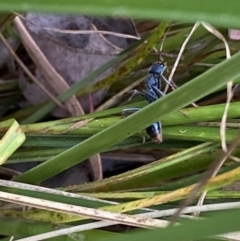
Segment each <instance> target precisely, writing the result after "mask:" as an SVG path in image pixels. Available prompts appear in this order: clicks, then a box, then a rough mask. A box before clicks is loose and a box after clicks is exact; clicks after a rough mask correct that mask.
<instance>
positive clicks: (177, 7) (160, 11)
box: [1, 0, 240, 27]
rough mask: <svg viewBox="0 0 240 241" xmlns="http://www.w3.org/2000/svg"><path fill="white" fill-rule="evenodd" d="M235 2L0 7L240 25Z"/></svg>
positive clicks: (71, 1)
mask: <svg viewBox="0 0 240 241" xmlns="http://www.w3.org/2000/svg"><path fill="white" fill-rule="evenodd" d="M238 4H239V2H238V1H235V0H229V1H228V3H227V4H226V2H225V1H223V0H221V1H219V0H202V1H201V2H197V1H191V2H189V1H188V0H179V1H164V0H149V1H141V2H139V1H136V0H135V1H128V0H122V1H116V0H115V1H110V2H109V1H97V2H96V1H94V0H82V1H76V0H67V1H66V0H54V1H51V4H49V2H48V1H47V0H35V1H34V2H33V1H32V0H25V1H21V2H20V1H18V0H9V1H5V2H3V3H2V4H1V10H2V11H4V10H12V9H14V10H19V11H43V12H64V13H84V14H95V15H112V14H113V13H115V14H117V15H124V16H126V15H130V16H133V17H141V18H150V19H152V18H156V19H166V20H172V19H174V20H179V21H185V22H186V21H189V22H195V21H199V20H203V21H207V22H211V23H214V24H217V25H222V26H226V27H240V23H239V12H238V6H239V5H238Z"/></svg>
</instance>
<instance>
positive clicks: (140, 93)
mask: <svg viewBox="0 0 240 241" xmlns="http://www.w3.org/2000/svg"><path fill="white" fill-rule="evenodd" d="M128 93H132V95H131V96H130V97H129V99H128V101H131V100H132V99H133V97H134V96H135V95H141V96H143V97H144V93H142V92H141V91H139V90H130V91H128Z"/></svg>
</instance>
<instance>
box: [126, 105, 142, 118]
mask: <svg viewBox="0 0 240 241" xmlns="http://www.w3.org/2000/svg"><path fill="white" fill-rule="evenodd" d="M140 109H141V108H137V107H133V108H126V109H123V110H122V113H123V115H124V116H125V117H128V116H129V115H131V114H133V113H135V112H136V111H139V110H140Z"/></svg>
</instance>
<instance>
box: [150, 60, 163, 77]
mask: <svg viewBox="0 0 240 241" xmlns="http://www.w3.org/2000/svg"><path fill="white" fill-rule="evenodd" d="M165 69H166V65H165V64H164V63H162V62H157V63H154V64H152V65H151V66H150V68H149V69H148V73H149V74H156V75H162V74H163V72H164V71H165Z"/></svg>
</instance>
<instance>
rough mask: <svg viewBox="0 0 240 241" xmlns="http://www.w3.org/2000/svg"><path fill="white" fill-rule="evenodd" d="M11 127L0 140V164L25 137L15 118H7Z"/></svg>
mask: <svg viewBox="0 0 240 241" xmlns="http://www.w3.org/2000/svg"><path fill="white" fill-rule="evenodd" d="M6 122H8V124H9V125H11V127H10V128H9V129H8V131H7V133H6V134H5V135H4V136H3V138H2V139H1V141H0V153H1V154H0V165H2V164H3V163H4V162H5V161H6V160H7V159H8V158H9V157H10V156H11V155H12V154H13V153H14V152H15V151H16V150H17V149H18V148H19V146H21V145H22V143H23V142H24V141H25V139H26V137H25V134H24V132H23V131H22V129H21V127H20V126H19V124H18V123H17V121H15V120H8V121H6Z"/></svg>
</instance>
